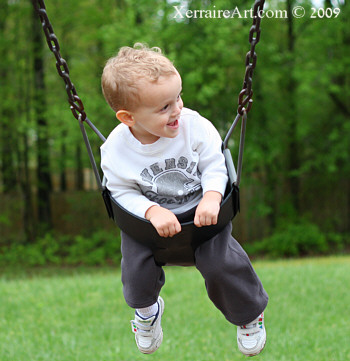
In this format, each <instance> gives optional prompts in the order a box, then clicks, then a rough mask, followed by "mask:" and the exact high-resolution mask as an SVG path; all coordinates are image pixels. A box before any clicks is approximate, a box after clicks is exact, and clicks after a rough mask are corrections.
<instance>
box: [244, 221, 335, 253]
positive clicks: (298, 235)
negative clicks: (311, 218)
mask: <svg viewBox="0 0 350 361" xmlns="http://www.w3.org/2000/svg"><path fill="white" fill-rule="evenodd" d="M245 248H246V249H247V251H248V253H250V254H257V255H259V254H260V255H261V254H264V255H268V256H271V257H297V256H305V255H316V254H317V255H319V254H325V253H327V252H328V251H329V250H330V247H329V243H328V240H327V238H326V235H325V234H324V233H322V232H321V231H320V229H319V228H318V227H317V225H315V224H312V223H309V222H305V221H302V222H300V223H291V224H288V225H286V226H284V227H281V228H279V229H278V230H277V231H276V232H275V233H274V234H273V235H272V236H271V237H268V238H265V239H263V240H262V241H260V242H256V243H254V244H252V245H249V246H248V247H245Z"/></svg>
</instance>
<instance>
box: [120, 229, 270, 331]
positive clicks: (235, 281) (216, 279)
mask: <svg viewBox="0 0 350 361" xmlns="http://www.w3.org/2000/svg"><path fill="white" fill-rule="evenodd" d="M231 231H232V225H231V223H230V224H228V225H227V226H226V228H224V230H223V231H222V232H220V233H219V234H217V235H216V236H214V237H213V238H211V239H210V240H209V241H207V242H205V243H203V244H202V245H201V246H199V247H198V248H197V249H196V252H195V262H196V264H195V265H196V268H197V269H198V270H199V271H200V273H201V274H202V276H203V278H204V280H205V285H206V289H207V292H208V296H209V298H210V300H211V301H212V302H213V303H214V305H215V306H216V307H217V308H218V309H219V310H220V311H221V312H222V313H223V315H224V316H225V317H226V319H227V320H228V321H229V322H231V323H233V324H235V325H245V324H247V323H249V322H251V321H253V320H254V319H255V318H256V317H258V316H259V314H260V313H261V312H262V311H263V310H264V309H265V307H266V305H267V302H268V295H267V293H266V292H265V290H264V288H263V286H262V283H261V281H260V279H259V277H258V276H257V274H256V273H255V271H254V269H253V267H252V264H251V262H250V260H249V258H248V256H247V254H246V253H245V251H244V250H243V248H242V247H241V246H240V244H239V243H238V242H237V241H236V240H235V239H234V238H233V237H232V236H231ZM121 250H122V283H123V293H124V297H125V300H126V303H127V304H128V305H129V306H130V307H132V308H143V307H148V306H151V305H153V304H154V303H155V302H157V299H158V296H159V293H160V290H161V288H162V287H163V285H164V282H165V275H164V270H163V268H162V267H160V266H158V265H157V264H156V263H155V261H154V258H153V255H152V251H151V250H150V249H149V248H148V247H146V246H144V245H143V244H141V243H139V242H137V241H136V240H134V239H132V238H131V237H129V236H128V235H127V234H125V233H123V232H122V245H121Z"/></svg>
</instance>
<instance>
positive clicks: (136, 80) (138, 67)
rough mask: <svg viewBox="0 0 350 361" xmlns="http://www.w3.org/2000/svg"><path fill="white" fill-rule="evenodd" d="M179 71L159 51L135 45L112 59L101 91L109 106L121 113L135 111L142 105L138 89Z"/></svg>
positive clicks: (122, 50)
mask: <svg viewBox="0 0 350 361" xmlns="http://www.w3.org/2000/svg"><path fill="white" fill-rule="evenodd" d="M176 73H177V71H176V69H175V67H174V65H173V64H172V62H171V61H170V60H169V59H168V58H166V57H165V56H164V55H163V54H162V52H161V49H160V48H157V47H154V48H148V47H147V46H146V45H144V44H141V43H136V44H135V45H134V47H133V48H131V47H128V46H124V47H122V48H121V49H120V50H119V52H118V54H117V55H116V56H115V57H112V58H110V59H109V60H108V61H107V63H106V65H105V67H104V69H103V73H102V80H101V85H102V92H103V95H104V97H105V99H106V101H107V103H108V104H109V105H110V107H111V108H112V109H113V110H114V111H115V112H117V111H118V110H121V109H125V110H135V109H136V108H137V107H138V106H139V105H140V103H141V99H140V96H139V89H140V86H141V85H142V81H150V82H156V81H157V80H158V78H159V77H160V76H170V75H172V74H176Z"/></svg>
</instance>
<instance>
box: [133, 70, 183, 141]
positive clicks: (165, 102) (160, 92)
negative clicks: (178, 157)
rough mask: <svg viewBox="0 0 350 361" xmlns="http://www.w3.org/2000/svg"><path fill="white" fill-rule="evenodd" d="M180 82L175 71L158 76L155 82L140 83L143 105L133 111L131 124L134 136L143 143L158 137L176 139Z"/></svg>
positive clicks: (181, 103)
mask: <svg viewBox="0 0 350 361" xmlns="http://www.w3.org/2000/svg"><path fill="white" fill-rule="evenodd" d="M181 90H182V82H181V77H180V75H179V74H178V73H176V74H174V75H170V76H161V77H160V78H159V79H158V81H157V82H156V83H151V82H144V83H142V84H141V85H140V98H141V99H142V104H141V105H140V106H139V107H138V108H137V110H135V111H132V112H131V114H132V117H133V120H134V123H133V125H132V126H131V127H130V130H131V132H132V133H133V135H134V137H135V138H136V139H138V140H139V141H140V142H141V143H143V144H151V143H154V142H156V141H157V140H158V139H159V138H160V137H166V138H175V137H176V136H177V135H178V134H179V118H180V113H181V109H182V107H183V102H182V99H181Z"/></svg>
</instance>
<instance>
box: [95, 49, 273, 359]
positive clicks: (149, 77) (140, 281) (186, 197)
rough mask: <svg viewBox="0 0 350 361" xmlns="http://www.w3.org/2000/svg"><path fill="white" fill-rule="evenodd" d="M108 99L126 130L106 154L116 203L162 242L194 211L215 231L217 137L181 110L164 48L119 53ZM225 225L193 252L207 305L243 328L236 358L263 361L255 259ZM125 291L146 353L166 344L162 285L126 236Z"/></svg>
mask: <svg viewBox="0 0 350 361" xmlns="http://www.w3.org/2000/svg"><path fill="white" fill-rule="evenodd" d="M102 90H103V94H104V97H105V99H106V101H107V102H108V104H109V105H110V107H111V108H112V109H113V111H114V112H115V113H116V117H117V119H118V120H119V121H120V122H121V123H120V124H119V125H118V126H117V127H116V128H115V129H114V130H113V131H112V132H111V134H110V135H109V137H108V139H107V140H106V142H105V143H104V144H103V145H102V147H101V166H102V170H103V172H104V174H105V176H106V179H107V188H108V189H109V191H110V192H111V194H112V196H113V197H114V198H115V199H116V201H117V202H118V203H119V204H120V205H121V206H123V207H124V208H126V209H127V210H129V211H130V212H132V213H134V214H135V215H137V216H139V217H143V218H145V219H147V220H149V221H150V222H151V223H152V225H153V226H154V227H155V229H156V230H157V232H158V233H159V235H160V236H162V237H172V236H174V235H175V234H177V233H179V232H181V225H180V223H179V221H178V219H177V216H176V215H178V214H182V213H184V212H188V211H190V210H191V209H193V208H194V209H195V212H194V214H193V219H194V224H195V226H197V227H205V226H208V225H212V224H216V223H217V218H218V213H219V210H220V203H221V200H222V197H223V195H224V192H225V188H226V184H227V181H228V179H227V171H226V167H225V159H224V156H223V154H222V152H221V144H222V141H221V138H220V136H219V134H218V132H217V131H216V129H215V127H214V126H213V125H212V124H211V123H210V122H209V121H208V120H207V119H205V118H203V117H202V116H200V115H199V114H198V113H197V112H195V111H193V110H190V109H187V108H184V107H183V102H182V99H181V92H182V82H181V76H180V74H179V73H178V71H177V70H176V68H175V67H174V65H173V64H172V62H171V61H170V60H169V59H168V58H166V57H165V56H164V55H163V54H162V53H161V51H160V49H159V48H152V49H149V48H147V47H146V46H144V45H143V44H135V46H134V47H133V48H130V47H123V48H121V49H120V51H119V53H118V54H117V56H115V57H113V58H111V59H109V60H108V62H107V64H106V66H105V68H104V70H103V74H102ZM231 231H232V225H231V223H229V224H228V225H227V226H226V227H225V228H224V229H223V230H222V231H221V232H220V233H218V234H217V235H216V236H214V237H213V238H211V239H210V240H209V241H207V242H205V243H204V244H202V245H201V246H199V247H198V248H197V249H196V251H195V266H196V268H197V269H198V270H199V271H200V273H201V274H202V276H203V278H204V280H205V285H206V289H207V293H208V296H209V298H210V300H211V301H212V302H213V303H214V305H215V306H216V307H217V308H218V309H219V310H220V311H221V312H222V313H223V315H224V316H225V317H226V319H227V320H228V321H229V322H230V323H232V324H234V325H237V326H238V327H237V342H238V347H239V350H240V351H241V352H242V353H243V354H245V355H247V356H254V355H256V354H258V353H259V352H260V351H261V350H262V349H263V348H264V345H265V342H266V331H265V327H264V313H263V311H264V309H265V307H266V305H267V302H268V296H267V294H266V292H265V290H264V288H263V286H262V284H261V281H260V280H259V278H258V276H257V275H256V273H255V271H254V269H253V267H252V265H251V263H250V260H249V258H248V256H247V255H246V253H245V252H244V250H243V249H242V248H241V246H240V245H239V243H238V242H237V241H236V240H235V239H234V238H233V237H232V236H231ZM121 238H122V245H121V252H122V263H121V268H122V283H123V293H124V297H125V300H126V302H127V304H128V305H129V306H130V307H132V308H134V309H135V317H134V320H132V321H131V324H132V330H133V332H134V333H135V340H136V344H137V347H138V349H139V350H140V351H141V352H142V353H146V354H150V353H153V352H155V351H156V350H157V349H158V348H159V346H160V345H161V343H162V340H163V331H162V327H161V318H162V314H163V311H164V301H163V299H162V297H160V296H159V294H160V291H161V288H162V286H163V285H164V282H165V276H164V270H163V267H162V266H160V265H158V264H157V263H156V262H155V260H154V258H153V255H152V251H151V249H149V248H148V247H146V246H145V245H144V244H142V243H141V242H139V241H138V240H137V239H133V238H132V237H130V236H129V235H128V234H126V233H124V232H121Z"/></svg>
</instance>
